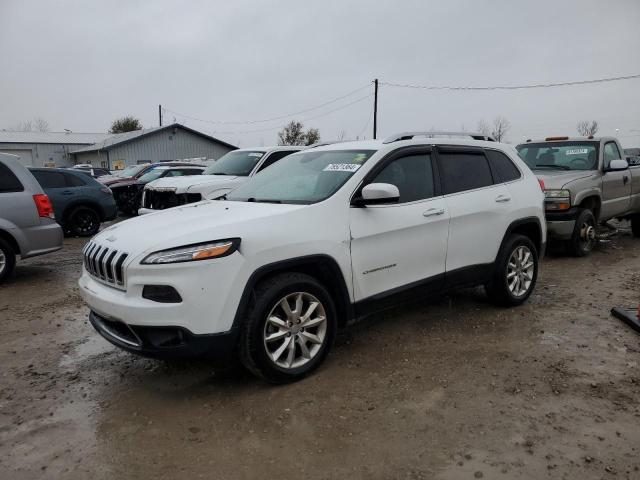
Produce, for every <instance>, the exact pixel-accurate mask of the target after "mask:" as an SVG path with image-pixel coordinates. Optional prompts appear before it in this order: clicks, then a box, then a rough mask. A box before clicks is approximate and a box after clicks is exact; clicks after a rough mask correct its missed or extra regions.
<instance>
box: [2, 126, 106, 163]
mask: <svg viewBox="0 0 640 480" xmlns="http://www.w3.org/2000/svg"><path fill="white" fill-rule="evenodd" d="M107 137H109V134H106V133H74V132H11V131H6V130H0V153H11V154H13V155H18V156H19V157H20V161H21V162H22V163H24V164H25V165H27V166H34V167H43V166H48V167H54V166H55V167H66V166H71V165H73V164H74V161H73V155H71V151H73V150H78V149H79V148H84V147H86V146H89V145H93V144H94V143H96V142H101V141H103V140H104V139H106V138H107Z"/></svg>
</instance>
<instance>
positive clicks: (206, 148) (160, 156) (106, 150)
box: [71, 123, 238, 170]
mask: <svg viewBox="0 0 640 480" xmlns="http://www.w3.org/2000/svg"><path fill="white" fill-rule="evenodd" d="M236 148H238V147H236V146H234V145H231V144H229V143H226V142H223V141H222V140H218V139H217V138H214V137H211V136H209V135H206V134H204V133H202V132H199V131H197V130H193V129H191V128H189V127H186V126H184V125H181V124H179V123H174V124H172V125H166V126H163V127H154V128H147V129H144V130H137V131H134V132H127V133H120V134H117V135H112V136H110V137H108V138H105V139H104V140H102V141H100V142H98V143H96V144H94V145H90V146H88V147H84V148H79V149H76V150H74V151H73V152H71V153H72V154H73V156H74V160H75V162H74V163H90V164H92V165H93V166H95V167H105V168H109V169H111V170H113V169H121V168H124V167H126V166H129V165H135V164H138V163H148V162H161V161H164V160H177V159H185V158H208V159H216V160H217V159H218V158H220V157H221V156H222V155H224V154H225V153H227V152H230V151H231V150H235V149H236Z"/></svg>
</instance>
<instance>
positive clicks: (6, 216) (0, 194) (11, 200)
mask: <svg viewBox="0 0 640 480" xmlns="http://www.w3.org/2000/svg"><path fill="white" fill-rule="evenodd" d="M33 193H34V192H27V191H25V189H24V185H22V182H21V181H20V179H19V178H18V177H17V176H16V175H15V174H14V173H13V171H12V170H11V169H10V168H9V167H8V166H6V165H5V164H4V163H2V162H1V161H0V223H2V221H3V220H6V221H8V222H9V225H6V226H7V227H9V226H10V225H15V226H17V227H30V226H33V225H38V224H39V222H40V218H39V216H38V211H37V210H36V206H35V203H34V201H33V196H32V194H33Z"/></svg>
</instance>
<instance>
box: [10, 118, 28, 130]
mask: <svg viewBox="0 0 640 480" xmlns="http://www.w3.org/2000/svg"><path fill="white" fill-rule="evenodd" d="M11 130H13V131H15V132H31V131H33V123H32V122H31V120H23V121H21V122H18V123H17V124H16V125H15V126H14V127H13V128H11Z"/></svg>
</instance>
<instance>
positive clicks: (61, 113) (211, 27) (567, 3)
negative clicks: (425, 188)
mask: <svg viewBox="0 0 640 480" xmlns="http://www.w3.org/2000/svg"><path fill="white" fill-rule="evenodd" d="M0 59H1V60H2V67H3V68H2V72H1V73H0V128H7V129H9V128H11V127H13V126H15V125H16V124H17V123H18V122H20V121H22V120H28V119H32V118H34V117H42V118H44V119H46V120H47V121H48V122H49V125H50V128H51V130H54V131H61V130H62V129H65V128H68V129H71V130H73V131H77V132H103V131H106V130H107V129H108V128H109V126H110V123H111V121H112V120H113V119H115V118H117V117H120V116H123V115H134V116H136V117H138V118H139V119H140V120H141V121H142V123H143V125H144V126H145V127H150V126H155V125H157V124H158V112H157V111H158V104H162V105H163V106H164V107H165V108H166V109H168V110H172V111H175V112H179V113H180V114H182V115H188V116H191V117H196V118H200V119H206V120H210V121H245V120H248V121H255V120H262V119H268V118H273V117H280V116H283V115H286V114H288V113H291V112H299V111H301V110H307V109H309V108H312V107H315V106H318V105H320V104H323V103H325V102H327V101H329V100H332V99H334V98H337V97H340V96H343V95H345V94H348V93H350V92H353V91H354V90H356V89H358V88H359V87H363V86H365V85H367V84H369V83H370V82H371V81H372V80H373V79H374V78H379V79H380V81H381V82H396V83H413V84H422V85H453V86H485V85H513V84H531V83H543V82H563V81H574V80H585V79H595V78H603V77H611V76H618V75H631V74H640V0H609V1H605V0H564V1H562V0H555V1H548V0H535V1H534V0H531V1H524V0H523V1H518V0H500V1H498V0H491V1H488V0H486V1H476V0H457V1H453V0H446V1H445V0H440V1H437V2H436V1H422V0H415V1H401V0H390V1H386V0H375V1H372V0H368V1H346V0H338V1H333V0H322V1H314V2H312V1H300V0H283V1H258V0H253V1H249V0H246V1H244V0H233V1H228V0H227V1H206V0H202V1H188V0H184V1H176V0H153V1H151V0H149V1H142V0H140V1H129V0H122V1H120V0H118V1H116V0H111V1H98V0H91V1H86V0H76V1H70V0H57V1H45V0H42V1H29V0H0ZM372 92H373V87H372V86H370V87H369V88H365V89H362V90H360V91H358V92H356V93H354V94H353V95H350V96H347V97H346V98H344V99H342V100H340V101H337V102H334V103H331V104H329V105H326V106H325V107H323V108H320V109H315V110H312V111H309V112H307V113H303V114H299V115H295V116H292V117H291V118H292V119H297V120H301V121H303V122H304V123H305V125H306V126H312V127H316V128H319V129H320V133H321V135H322V138H323V139H326V140H331V139H335V138H337V137H338V136H339V135H340V133H341V132H343V131H344V133H345V135H346V137H347V138H355V137H356V136H357V135H360V136H361V137H362V136H363V135H364V136H366V137H367V138H370V137H371V134H372V122H371V117H372V110H373V108H372V104H373V99H372V98H365V99H364V100H360V99H362V98H363V97H365V96H366V95H368V94H371V93H372ZM358 100H360V101H358ZM350 103H351V105H349V106H346V105H347V104H350ZM345 106H346V107H345ZM342 107H345V108H342ZM336 109H339V110H338V111H335V112H333V113H329V114H326V113H328V112H330V111H332V110H336ZM325 114H326V115H325ZM497 115H503V116H505V117H507V118H508V120H509V121H510V123H511V126H512V127H511V130H510V132H509V134H508V136H507V139H508V140H509V141H511V142H512V143H518V142H521V141H522V139H523V138H527V137H543V136H546V135H551V134H556V135H557V134H576V129H575V125H576V123H577V121H578V120H583V119H584V120H586V119H590V120H591V119H595V120H598V121H599V123H600V125H601V129H600V132H599V134H611V135H615V134H616V129H618V132H617V133H618V135H619V137H620V140H621V141H622V143H623V145H625V146H640V79H636V80H628V81H621V82H614V83H607V84H597V85H586V86H575V87H562V88H547V89H535V90H518V91H492V92H477V91H476V92H451V91H424V90H412V89H401V88H396V87H389V86H382V87H381V88H380V101H379V117H378V118H379V136H385V135H390V134H392V133H394V132H398V131H403V130H429V129H431V128H432V127H433V128H436V129H447V130H451V129H455V130H459V129H460V128H461V127H462V126H464V127H465V128H466V129H467V130H475V129H476V125H477V122H478V120H480V119H483V118H484V119H486V120H489V121H491V120H492V119H493V118H494V117H495V116H497ZM174 116H175V118H176V121H178V122H181V123H184V124H186V125H188V126H190V127H193V128H196V129H199V130H202V131H204V132H207V133H210V134H213V135H214V136H217V137H219V138H221V139H224V140H227V141H229V142H231V143H234V144H236V145H238V144H239V145H240V146H244V147H247V146H251V145H268V144H272V143H275V142H276V140H277V136H276V134H277V131H278V129H279V128H280V127H281V126H282V125H283V124H284V123H285V120H288V119H289V118H288V117H287V119H282V120H277V121H271V122H262V123H249V124H240V125H236V124H230V125H229V124H226V125H225V124H213V123H205V122H198V121H195V120H190V119H188V118H185V117H182V116H181V115H178V114H174V113H170V112H166V114H165V123H167V122H171V121H173V117H174ZM312 117H316V118H312ZM256 130H261V131H256ZM247 131H250V132H247ZM227 132H230V133H227Z"/></svg>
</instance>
